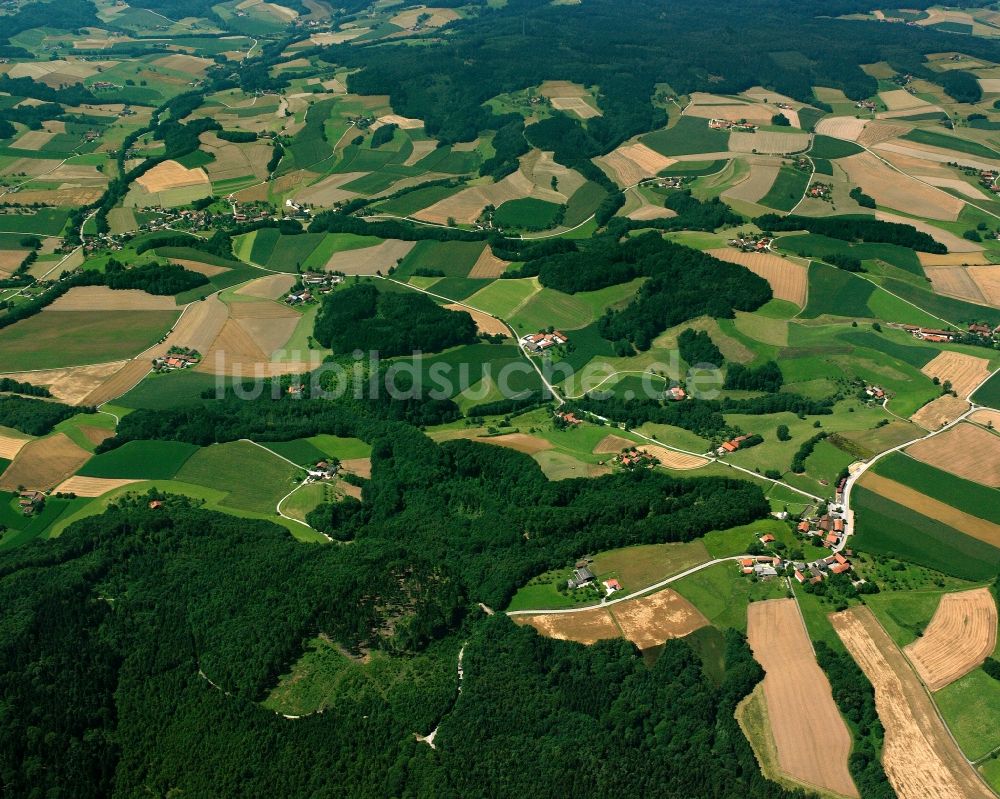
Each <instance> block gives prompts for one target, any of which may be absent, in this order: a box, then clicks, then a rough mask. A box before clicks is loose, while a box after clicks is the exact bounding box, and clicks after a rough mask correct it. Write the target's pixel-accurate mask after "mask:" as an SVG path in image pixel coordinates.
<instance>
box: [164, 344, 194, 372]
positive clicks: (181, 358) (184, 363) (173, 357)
mask: <svg viewBox="0 0 1000 799" xmlns="http://www.w3.org/2000/svg"><path fill="white" fill-rule="evenodd" d="M199 363H201V353H200V352H198V351H197V350H193V349H189V348H187V347H171V348H170V349H169V350H168V351H167V354H166V355H163V356H160V357H158V358H154V359H153V371H155V372H172V371H174V370H175V369H187V368H189V367H191V366H197V365H198V364H199Z"/></svg>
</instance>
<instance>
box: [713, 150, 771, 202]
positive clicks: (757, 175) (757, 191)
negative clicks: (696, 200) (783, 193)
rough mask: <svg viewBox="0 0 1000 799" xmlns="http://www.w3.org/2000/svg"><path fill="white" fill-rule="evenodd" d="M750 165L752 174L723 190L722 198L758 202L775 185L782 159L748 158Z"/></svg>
mask: <svg viewBox="0 0 1000 799" xmlns="http://www.w3.org/2000/svg"><path fill="white" fill-rule="evenodd" d="M746 161H747V163H748V164H749V165H750V174H749V175H747V177H746V178H745V179H744V180H741V181H740V182H739V183H737V184H736V185H735V186H733V187H732V188H730V189H726V190H725V191H724V192H722V199H724V200H725V199H727V198H732V199H734V200H743V201H744V202H748V203H755V202H758V201H759V200H760V199H761V198H762V197H763V196H764V195H765V194H767V193H768V192H769V191H770V190H771V186H773V185H774V181H775V178H777V177H778V172H780V171H781V161H780V160H779V159H777V158H757V157H750V158H747V159H746Z"/></svg>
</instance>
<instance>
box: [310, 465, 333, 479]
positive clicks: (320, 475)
mask: <svg viewBox="0 0 1000 799" xmlns="http://www.w3.org/2000/svg"><path fill="white" fill-rule="evenodd" d="M338 468H339V467H338V466H337V464H335V463H333V464H331V463H330V462H329V461H317V462H316V463H315V465H313V466H311V467H310V468H309V469H307V470H306V473H307V474H308V475H309V476H310V477H311V478H312V479H313V480H329V479H330V478H331V477H333V476H334V475H335V474H336V473H337V469H338Z"/></svg>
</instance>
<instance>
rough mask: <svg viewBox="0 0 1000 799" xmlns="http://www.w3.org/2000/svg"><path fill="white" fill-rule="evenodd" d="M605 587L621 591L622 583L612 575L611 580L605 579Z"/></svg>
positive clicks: (609, 589)
mask: <svg viewBox="0 0 1000 799" xmlns="http://www.w3.org/2000/svg"><path fill="white" fill-rule="evenodd" d="M604 587H605V588H607V589H608V591H621V590H622V586H621V583H619V582H618V581H617V580H616V579H615V578H614V577H612V578H611V579H610V580H605V581H604Z"/></svg>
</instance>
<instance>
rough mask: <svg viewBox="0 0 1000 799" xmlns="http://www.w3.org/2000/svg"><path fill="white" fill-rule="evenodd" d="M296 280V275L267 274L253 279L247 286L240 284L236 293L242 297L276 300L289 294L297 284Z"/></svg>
mask: <svg viewBox="0 0 1000 799" xmlns="http://www.w3.org/2000/svg"><path fill="white" fill-rule="evenodd" d="M295 280H296V277H295V275H267V276H266V277H259V278H257V279H256V280H251V281H250V282H249V283H247V284H246V285H245V286H240V287H239V288H238V289H236V292H235V293H236V294H239V295H240V296H241V297H259V298H260V299H262V300H275V299H278V298H279V297H282V296H284V295H285V294H287V293H288V292H289V290H290V289H291V288H292V286H294V285H295Z"/></svg>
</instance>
